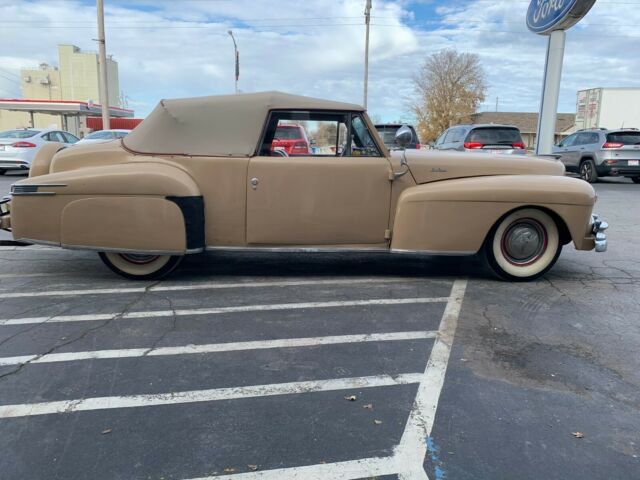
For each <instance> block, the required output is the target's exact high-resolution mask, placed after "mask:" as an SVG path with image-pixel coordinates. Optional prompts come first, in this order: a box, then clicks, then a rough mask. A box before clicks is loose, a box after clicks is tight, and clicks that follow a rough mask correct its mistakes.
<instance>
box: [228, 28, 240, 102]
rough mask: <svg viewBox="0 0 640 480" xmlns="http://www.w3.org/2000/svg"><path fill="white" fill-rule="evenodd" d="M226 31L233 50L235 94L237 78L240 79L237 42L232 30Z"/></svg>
mask: <svg viewBox="0 0 640 480" xmlns="http://www.w3.org/2000/svg"><path fill="white" fill-rule="evenodd" d="M228 33H229V36H230V37H231V40H233V51H234V52H235V60H236V67H235V79H236V94H237V93H238V80H239V79H240V52H238V44H237V43H236V39H235V37H234V36H233V32H232V31H231V30H229V32H228Z"/></svg>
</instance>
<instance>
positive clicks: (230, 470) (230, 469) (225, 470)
mask: <svg viewBox="0 0 640 480" xmlns="http://www.w3.org/2000/svg"><path fill="white" fill-rule="evenodd" d="M235 471H236V469H235V468H231V467H227V468H225V469H224V473H233V472H235Z"/></svg>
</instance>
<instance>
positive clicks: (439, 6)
mask: <svg viewBox="0 0 640 480" xmlns="http://www.w3.org/2000/svg"><path fill="white" fill-rule="evenodd" d="M105 4H106V7H105V9H106V28H107V49H108V53H110V54H112V55H113V57H114V58H115V59H116V60H117V61H118V64H119V70H120V89H121V90H122V91H123V92H124V93H125V94H126V96H127V97H128V99H129V107H130V108H134V109H135V110H136V116H144V115H146V114H147V113H148V112H149V111H150V110H151V109H152V108H153V106H154V105H155V104H156V103H157V102H158V101H159V100H160V99H162V98H176V97H189V96H199V95H212V94H226V93H232V92H233V88H234V81H233V62H234V58H233V44H232V42H231V38H230V37H229V36H228V34H227V30H229V29H233V32H234V34H235V36H236V39H237V41H238V46H239V49H240V63H241V67H240V69H241V74H240V90H241V91H243V92H255V91H263V90H282V91H286V92H291V93H297V94H302V95H310V96H317V97H323V98H329V99H335V100H342V101H349V102H354V103H362V87H363V62H364V61H363V58H364V34H365V29H364V24H363V23H364V22H363V12H364V5H365V0H168V1H165V0H128V1H124V0H105ZM528 4H529V2H528V1H526V0H459V1H457V0H447V1H445V0H373V10H372V17H373V18H372V27H371V53H370V73H369V75H370V76H369V80H370V84H369V111H370V113H372V114H374V115H376V117H379V118H380V119H381V120H389V121H390V120H397V119H402V120H410V118H411V117H410V115H409V114H408V113H407V109H406V98H407V97H408V96H409V95H411V92H412V77H413V75H415V74H416V72H417V71H418V70H419V67H420V65H421V63H422V62H423V60H424V58H425V56H427V55H429V54H431V53H433V52H436V51H438V50H440V49H443V48H456V49H458V50H459V51H461V52H471V53H477V54H478V55H479V56H480V59H481V62H482V65H483V66H484V69H485V72H486V75H487V83H488V86H489V90H488V93H487V100H486V102H485V104H484V105H483V106H482V110H489V111H493V110H495V103H496V97H499V109H500V110H501V111H537V109H538V104H539V97H540V91H541V86H542V74H543V67H544V59H545V52H546V38H545V37H540V36H537V35H534V34H532V33H530V32H528V30H527V29H526V26H525V14H526V10H527V7H528ZM639 26H640V0H598V1H597V2H596V5H595V6H594V8H593V9H592V11H591V12H590V13H589V14H588V15H587V17H586V18H585V19H584V20H583V21H582V23H580V24H579V25H578V26H576V27H574V28H573V29H572V30H570V31H569V32H568V36H567V47H566V53H565V66H564V74H563V82H562V92H561V98H560V111H562V112H575V101H576V91H577V90H579V89H584V88H592V87H636V86H640V81H639V79H640V62H639V61H638V60H640V53H639V52H640V48H639V47H640V29H639V28H638V27H639ZM96 35H97V34H96V12H95V2H93V1H82V0H32V1H27V0H0V98H19V97H20V90H19V75H18V74H19V69H20V67H35V66H37V65H38V64H39V63H41V62H46V63H50V64H54V65H55V64H57V48H56V46H57V44H59V43H66V44H74V45H77V46H79V47H80V48H82V49H84V50H96V48H97V47H96V44H95V42H94V41H93V40H92V39H94V38H96ZM78 100H87V99H78ZM94 100H97V99H94Z"/></svg>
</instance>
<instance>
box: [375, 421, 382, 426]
mask: <svg viewBox="0 0 640 480" xmlns="http://www.w3.org/2000/svg"><path fill="white" fill-rule="evenodd" d="M373 423H375V424H376V425H382V420H374V421H373Z"/></svg>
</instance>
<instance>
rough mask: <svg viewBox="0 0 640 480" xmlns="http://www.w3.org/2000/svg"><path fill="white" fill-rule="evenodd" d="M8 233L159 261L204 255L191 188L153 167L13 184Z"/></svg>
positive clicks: (184, 178)
mask: <svg viewBox="0 0 640 480" xmlns="http://www.w3.org/2000/svg"><path fill="white" fill-rule="evenodd" d="M21 190H23V191H25V192H27V193H21V192H20V191H21ZM34 190H35V191H34ZM12 226H13V232H14V238H16V239H24V240H30V241H35V242H38V243H47V244H54V245H60V246H63V247H68V248H85V249H94V250H100V251H131V252H140V253H167V254H184V253H189V252H194V251H199V250H202V248H204V204H203V200H202V196H201V194H200V191H199V189H198V187H197V185H196V184H195V182H194V181H193V179H192V178H191V177H190V176H189V175H188V174H187V173H186V172H184V171H182V170H180V169H178V168H175V167H172V166H170V165H163V164H157V163H131V164H121V165H112V166H111V165H110V166H102V167H90V168H83V169H78V170H71V171H68V172H60V173H53V174H49V175H43V176H39V177H37V178H35V179H33V180H32V179H28V180H24V181H22V182H19V183H18V184H17V185H16V188H15V191H14V197H13V201H12Z"/></svg>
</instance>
